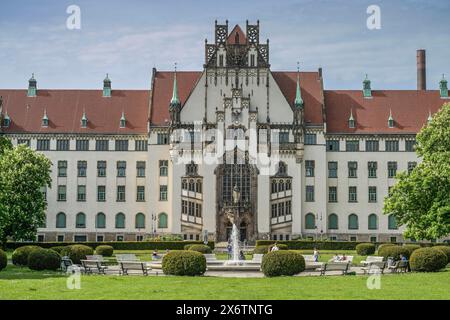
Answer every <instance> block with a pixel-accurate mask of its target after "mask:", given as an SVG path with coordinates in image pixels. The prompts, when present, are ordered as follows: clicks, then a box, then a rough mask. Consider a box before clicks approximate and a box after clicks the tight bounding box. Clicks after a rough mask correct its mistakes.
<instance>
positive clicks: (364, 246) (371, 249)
mask: <svg viewBox="0 0 450 320" xmlns="http://www.w3.org/2000/svg"><path fill="white" fill-rule="evenodd" d="M356 253H357V254H359V255H360V256H369V255H371V254H374V253H375V244H374V243H360V244H358V245H356Z"/></svg>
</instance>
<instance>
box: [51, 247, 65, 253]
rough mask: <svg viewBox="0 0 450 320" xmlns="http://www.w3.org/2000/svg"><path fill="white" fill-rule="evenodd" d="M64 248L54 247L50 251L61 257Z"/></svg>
mask: <svg viewBox="0 0 450 320" xmlns="http://www.w3.org/2000/svg"><path fill="white" fill-rule="evenodd" d="M65 248H66V246H56V247H51V248H50V249H52V250H53V251H55V252H58V254H59V255H62V252H63V250H64V249H65Z"/></svg>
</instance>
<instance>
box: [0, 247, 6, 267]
mask: <svg viewBox="0 0 450 320" xmlns="http://www.w3.org/2000/svg"><path fill="white" fill-rule="evenodd" d="M7 264H8V257H7V256H6V253H5V251H3V250H1V249H0V271H1V270H3V269H5V268H6V265H7Z"/></svg>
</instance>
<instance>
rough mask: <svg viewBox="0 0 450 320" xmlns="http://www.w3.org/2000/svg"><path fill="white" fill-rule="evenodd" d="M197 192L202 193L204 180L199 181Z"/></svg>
mask: <svg viewBox="0 0 450 320" xmlns="http://www.w3.org/2000/svg"><path fill="white" fill-rule="evenodd" d="M195 192H197V193H202V180H197V186H196V190H195Z"/></svg>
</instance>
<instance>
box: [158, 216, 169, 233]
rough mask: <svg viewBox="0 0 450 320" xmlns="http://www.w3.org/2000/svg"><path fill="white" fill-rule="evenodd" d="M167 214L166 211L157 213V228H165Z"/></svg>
mask: <svg viewBox="0 0 450 320" xmlns="http://www.w3.org/2000/svg"><path fill="white" fill-rule="evenodd" d="M167 220H168V219H167V214H166V213H164V212H163V213H160V214H159V215H158V228H159V229H166V228H167V224H168V223H167Z"/></svg>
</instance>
